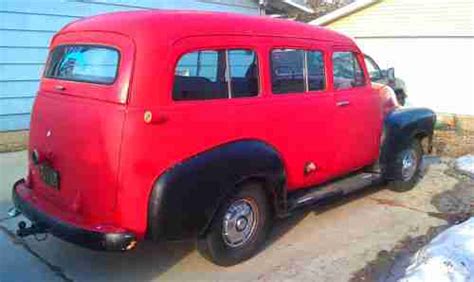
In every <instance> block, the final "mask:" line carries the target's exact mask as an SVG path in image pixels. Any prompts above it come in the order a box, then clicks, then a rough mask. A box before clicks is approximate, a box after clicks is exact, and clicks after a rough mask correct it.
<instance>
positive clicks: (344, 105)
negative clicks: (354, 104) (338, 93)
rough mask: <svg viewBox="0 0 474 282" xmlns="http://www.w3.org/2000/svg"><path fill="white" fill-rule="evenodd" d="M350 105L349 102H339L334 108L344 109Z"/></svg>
mask: <svg viewBox="0 0 474 282" xmlns="http://www.w3.org/2000/svg"><path fill="white" fill-rule="evenodd" d="M350 104H351V102H349V101H339V102H337V103H336V106H338V107H346V106H349V105H350Z"/></svg>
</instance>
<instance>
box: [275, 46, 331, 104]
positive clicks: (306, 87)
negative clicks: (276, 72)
mask: <svg viewBox="0 0 474 282" xmlns="http://www.w3.org/2000/svg"><path fill="white" fill-rule="evenodd" d="M284 49H292V50H297V51H303V76H304V78H303V83H304V91H303V92H287V93H275V92H273V87H272V78H273V60H272V52H273V51H275V50H284ZM308 52H319V53H321V56H322V59H323V71H324V88H323V89H319V90H310V89H309V76H308ZM327 53H328V52H327V51H326V50H324V49H320V48H307V47H301V46H272V47H271V48H270V51H269V54H268V61H269V66H270V69H269V73H270V75H269V83H270V87H269V89H270V91H271V95H272V96H283V97H284V96H286V95H314V94H321V93H324V92H326V91H328V90H329V87H328V86H329V80H328V75H327V73H328V64H327V60H326V55H327Z"/></svg>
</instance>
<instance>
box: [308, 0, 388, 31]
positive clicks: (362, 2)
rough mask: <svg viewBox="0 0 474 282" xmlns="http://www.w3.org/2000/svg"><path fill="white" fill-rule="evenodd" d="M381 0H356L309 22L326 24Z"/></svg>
mask: <svg viewBox="0 0 474 282" xmlns="http://www.w3.org/2000/svg"><path fill="white" fill-rule="evenodd" d="M380 1H382V0H357V1H355V2H353V3H351V4H349V5H347V6H344V7H342V8H339V9H337V10H335V11H333V12H331V13H329V14H326V15H324V16H322V17H319V18H317V19H315V20H313V21H310V22H309V24H312V25H326V24H329V23H331V22H333V21H336V20H338V19H340V18H342V17H345V16H347V15H350V14H352V13H355V12H357V11H359V10H361V9H364V8H366V7H368V6H371V5H373V4H375V3H377V2H380Z"/></svg>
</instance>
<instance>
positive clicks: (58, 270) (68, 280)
mask: <svg viewBox="0 0 474 282" xmlns="http://www.w3.org/2000/svg"><path fill="white" fill-rule="evenodd" d="M0 231H2V232H3V233H5V235H6V236H7V237H8V238H9V239H10V241H11V242H12V243H13V244H16V245H19V246H21V247H22V248H23V249H24V250H25V251H27V252H28V253H30V254H31V255H32V256H34V257H35V258H37V259H38V260H39V261H40V262H41V263H42V264H44V265H45V266H46V267H47V268H48V269H49V270H51V271H52V272H53V273H54V274H55V275H56V276H58V277H59V278H61V279H62V280H63V281H66V282H72V281H74V280H72V279H71V278H69V277H67V276H66V274H65V273H64V271H63V270H62V268H61V267H59V266H57V265H54V264H52V263H50V262H49V261H48V260H46V259H45V258H43V257H42V256H41V255H40V254H39V253H37V252H36V251H34V250H33V249H31V247H30V246H28V244H27V243H26V242H25V240H23V239H22V238H19V237H17V236H16V235H15V234H14V233H13V232H11V231H10V230H8V229H7V228H6V227H4V226H2V225H0Z"/></svg>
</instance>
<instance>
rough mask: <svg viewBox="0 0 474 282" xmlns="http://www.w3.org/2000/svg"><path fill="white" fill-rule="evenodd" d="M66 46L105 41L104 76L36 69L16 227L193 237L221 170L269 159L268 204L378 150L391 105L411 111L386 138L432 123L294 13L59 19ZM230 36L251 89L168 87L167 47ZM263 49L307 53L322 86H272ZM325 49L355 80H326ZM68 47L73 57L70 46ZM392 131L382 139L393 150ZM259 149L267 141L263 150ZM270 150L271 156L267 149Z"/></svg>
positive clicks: (171, 52) (213, 203)
mask: <svg viewBox="0 0 474 282" xmlns="http://www.w3.org/2000/svg"><path fill="white" fill-rule="evenodd" d="M74 45H85V46H102V47H104V48H112V49H113V50H115V51H116V53H114V54H115V55H113V56H117V55H116V54H118V66H117V70H116V75H115V77H114V79H113V81H112V80H110V81H107V82H106V83H103V81H101V82H100V83H93V82H92V83H91V82H89V81H87V80H88V79H89V78H87V77H85V78H84V79H85V81H81V79H78V80H76V79H61V78H58V77H53V76H54V75H53V76H51V75H48V74H47V72H48V69H47V70H46V73H45V75H44V77H43V78H42V80H41V85H40V89H39V92H38V96H37V98H36V100H35V104H34V108H33V113H32V119H31V131H30V144H29V152H30V159H29V165H28V176H27V177H26V178H25V180H22V181H19V182H18V183H17V184H16V185H15V187H14V200H15V203H16V206H17V207H18V208H19V209H20V210H22V211H23V212H24V213H25V214H26V215H27V217H29V218H30V219H31V220H32V221H33V223H34V226H33V227H31V228H32V229H30V230H29V229H27V228H20V230H19V233H20V234H23V235H28V234H31V233H34V232H39V231H48V232H51V233H53V234H54V235H57V236H59V237H62V238H63V239H66V240H68V241H72V242H75V243H78V244H81V245H84V246H88V247H92V248H94V249H109V250H125V249H130V248H132V247H133V246H134V245H135V241H136V240H141V239H144V238H145V237H149V238H155V239H156V238H161V237H163V238H170V239H180V238H185V237H187V236H191V235H192V236H205V234H206V232H207V231H206V230H207V228H209V226H210V224H211V222H212V219H213V218H214V216H215V215H216V214H218V210H219V207H220V206H221V205H222V203H223V201H224V199H225V198H226V197H227V196H228V195H229V194H231V192H227V191H234V189H230V188H229V189H227V188H225V189H224V188H222V187H223V186H229V184H228V182H226V181H228V179H229V177H230V176H229V171H230V172H232V171H233V174H232V175H231V176H232V177H231V178H232V179H233V180H232V181H234V180H235V181H234V182H238V183H242V182H245V181H248V180H249V179H252V180H257V179H259V178H261V179H265V177H266V171H270V170H271V171H272V173H269V174H271V175H272V177H269V178H271V179H272V180H271V181H270V180H268V182H266V183H272V188H269V189H270V191H271V192H269V193H268V194H269V195H270V198H271V200H269V201H270V202H272V203H273V204H271V206H273V207H274V208H273V209H272V210H273V211H274V213H276V214H277V215H281V214H285V213H286V212H287V211H288V209H289V205H288V203H289V199H290V198H291V195H293V194H294V193H301V192H302V191H309V190H310V189H312V187H317V186H318V185H320V184H323V183H328V182H329V181H331V180H333V179H337V178H340V177H342V176H345V175H348V174H350V173H353V172H357V171H360V170H361V169H363V168H366V167H368V166H371V165H373V164H377V163H378V162H380V159H381V152H383V150H382V149H381V148H382V145H383V144H382V142H384V140H383V138H382V131H383V130H384V126H385V127H387V126H389V125H390V124H389V125H387V120H390V119H389V118H387V117H388V116H389V115H390V114H392V115H393V116H394V117H393V118H392V119H393V120H397V121H400V120H402V119H401V118H395V116H397V115H398V116H405V117H407V116H408V117H410V118H409V120H406V118H405V120H406V122H409V124H410V126H411V127H410V128H411V129H410V131H409V132H408V131H405V132H403V134H399V135H396V133H395V131H394V130H393V131H391V132H392V133H393V134H392V135H393V136H396V138H401V137H400V136H405V137H403V140H405V139H409V138H414V136H415V135H416V136H418V137H420V138H421V137H430V136H431V134H432V123H433V122H434V117H433V114H432V112H431V111H429V110H421V109H417V110H400V109H398V110H397V105H396V102H394V99H393V95H392V93H390V90H387V89H386V88H384V87H382V86H374V85H372V84H371V83H370V80H369V75H368V74H367V70H366V68H365V65H364V59H363V55H362V53H361V51H360V50H359V49H358V47H357V46H356V45H355V44H354V42H353V41H352V40H351V39H349V38H347V37H345V36H343V35H340V34H337V33H335V32H332V31H329V30H325V29H321V28H316V27H313V26H308V25H305V24H300V23H295V22H290V21H282V20H274V19H269V18H262V17H248V16H240V15H232V14H218V13H202V12H163V11H146V12H125V13H114V14H106V15H100V16H95V17H91V18H86V19H81V20H78V21H75V22H73V23H71V24H69V25H67V26H66V27H64V28H63V29H62V30H61V31H60V32H58V33H57V34H56V35H55V36H54V38H53V40H52V42H51V47H50V50H51V53H52V54H53V52H54V50H55V49H56V48H63V49H64V48H66V49H67V48H73V47H71V46H74ZM61 46H65V47H61ZM87 48H89V47H87ZM233 49H244V50H251V51H252V52H253V53H254V54H255V55H256V57H257V58H258V60H256V61H254V62H255V66H256V67H257V68H258V77H257V79H258V93H256V95H254V96H252V97H240V98H231V99H208V100H183V101H176V100H173V98H172V94H171V93H172V92H173V87H174V86H173V85H174V83H176V81H175V80H176V76H175V74H176V70H175V69H176V66H177V64H178V62H179V60H180V58H182V57H183V56H184V55H185V54H187V53H189V52H194V51H197V50H233ZM274 49H282V50H286V49H298V50H304V51H303V52H307V51H311V50H317V51H318V52H320V54H322V57H321V58H322V62H323V65H324V70H323V71H324V72H323V73H324V77H323V81H322V84H324V87H323V89H322V90H317V91H311V90H308V88H307V87H306V89H305V90H304V91H297V92H293V93H286V94H285V95H275V94H274V93H273V91H272V82H271V80H272V76H271V73H272V65H271V64H272V63H271V61H270V53H271V52H272V50H274ZM338 51H341V52H348V53H351V54H353V55H354V58H356V60H357V62H358V64H359V65H360V67H361V72H362V76H361V77H362V78H363V80H362V81H360V82H359V85H358V86H357V87H350V88H347V89H336V87H335V86H334V84H335V83H334V78H333V77H334V76H333V75H331V74H332V73H333V59H332V54H333V53H334V52H338ZM58 52H59V53H60V51H58ZM61 52H68V51H64V50H62V51H61ZM74 54H75V55H77V53H74ZM225 54H226V56H227V59H228V56H229V55H228V53H225ZM242 54H244V53H242ZM304 54H305V55H304V56H309V53H304ZM318 54H319V53H318ZM207 55H208V54H207ZM207 55H206V56H207ZM211 55H213V54H211ZM244 55H247V53H245V54H244ZM54 56H56V55H54V54H53V55H50V57H49V59H48V64H49V65H50V68H52V66H51V64H54V62H53V61H54V60H55V59H54ZM58 56H60V55H58ZM71 56H72V55H71ZM94 56H95V55H94ZM107 56H108V55H107ZM209 56H210V55H209ZM114 58H115V57H114ZM305 58H306V57H305ZM68 60H69V61H68V62H67V63H69V64H74V63H76V64H77V61H78V60H79V59H77V58H73V59H71V58H69V59H68ZM71 60H72V61H71ZM305 62H308V61H305ZM67 63H65V64H66V65H67ZM63 67H67V66H63ZM104 68H105V67H104ZM84 69H85V70H86V71H85V72H87V71H88V70H87V68H84ZM187 71H188V70H187ZM305 71H306V73H308V68H306V69H305ZM184 73H185V75H184V76H187V74H186V71H184ZM303 73H304V72H303ZM303 73H302V74H301V75H305V77H306V79H311V78H310V77H309V76H308V75H306V73H305V74H303ZM64 75H67V71H64ZM292 75H293V77H298V76H299V75H300V74H295V73H293V74H292ZM185 79H186V78H185ZM290 79H296V78H290ZM283 80H284V79H283ZM228 85H230V87H232V85H231V84H230V83H229V84H228ZM305 85H306V86H307V84H305ZM183 87H187V86H186V85H184V86H183ZM290 92H291V91H290ZM183 93H184V92H183ZM387 93H388V94H387ZM403 128H408V127H403ZM404 130H405V129H404ZM406 130H408V129H406ZM398 133H400V132H398ZM398 133H397V134H398ZM387 134H388V133H387ZM385 138H387V137H385ZM393 138H395V137H393ZM388 139H390V138H388ZM249 140H251V141H252V142H254V143H251V144H250V143H248V142H247V141H249ZM403 140H402V139H399V142H398V141H397V142H392V143H390V144H391V145H390V146H391V147H390V146H389V145H387V146H389V147H390V148H389V149H387V150H386V151H387V152H390V154H392V153H393V154H396V153H397V152H398V151H400V150H399V149H397V148H398V147H397V146H398V145H397V144H402V143H404V142H403ZM241 141H242V142H243V143H242V142H241ZM239 142H240V143H239ZM246 142H247V143H246ZM226 144H234V145H232V146H234V147H232V149H220V148H230V147H225V146H226ZM235 144H240V145H235ZM242 144H244V145H242ZM245 144H246V145H245ZM249 144H250V145H249ZM252 144H253V145H252ZM262 144H264V145H262ZM235 146H237V147H235ZM265 146H266V147H265ZM263 147H265V149H263ZM237 148H238V149H237ZM267 149H268V150H271V151H272V152H274V153H275V154H274V155H272V157H268V158H266V156H268V155H265V154H266V153H265V152H266V151H265V150H267ZM216 150H217V151H216ZM219 150H221V151H219ZM237 151H238V152H239V153H235V152H237ZM242 152H243V153H242ZM213 154H214V155H213ZM387 154H388V153H387ZM209 156H210V157H209ZM228 156H232V157H228ZM252 156H254V157H255V160H254V161H252ZM275 156H278V161H275V160H274V159H271V158H274V157H275ZM275 158H276V157H275ZM270 159H271V161H269V163H265V161H266V160H270ZM386 159H387V160H388V159H390V157H388V155H387V157H386ZM207 160H214V161H207ZM243 161H245V162H246V163H247V165H244V164H243V163H242V162H243ZM190 163H191V164H190ZM203 163H205V165H201V164H203ZM259 163H261V164H262V165H261V166H258V164H259ZM271 163H273V164H275V166H273V165H271ZM276 163H278V165H276ZM387 163H388V161H387ZM200 165H201V166H200ZM234 165H235V166H236V167H234ZM279 165H281V168H275V167H279ZM252 167H253V168H254V170H252V169H251V168H252ZM269 167H271V169H268V168H269ZM385 167H389V165H386V166H385ZM193 168H194V170H193ZM244 168H245V169H244ZM243 171H245V172H243ZM275 171H278V172H275ZM170 175H171V176H170ZM180 175H185V176H180ZM228 176H229V177H228ZM48 177H49V180H48V179H46V178H48ZM180 177H181V178H180ZM182 178H185V179H182ZM224 178H225V179H224ZM45 179H46V180H45ZM163 179H165V180H163ZM170 179H171V180H170ZM186 179H188V180H189V183H188V182H186V181H188V180H186ZM191 180H192V181H191ZM48 181H49V182H48ZM173 181H174V182H173ZM262 181H263V180H262ZM272 181H273V182H272ZM47 183H48V184H47ZM163 183H165V184H163ZM167 183H174V184H169V185H168V184H167ZM52 186H53V187H52ZM162 186H163V187H165V188H162ZM230 186H233V187H238V186H239V185H238V184H237V183H235V185H232V184H231V185H230ZM207 187H213V188H207ZM223 191H224V192H223ZM164 199H165V200H164ZM158 202H159V203H158ZM163 209H165V210H166V211H162V210H163ZM177 213H179V215H177ZM165 215H166V216H165ZM51 222H53V224H52V223H51ZM55 226H56V227H55ZM58 226H59V227H58ZM23 227H24V226H23ZM157 230H158V231H157ZM22 232H23V233H22ZM252 232H253V231H252ZM77 234H80V235H79V236H78V235H77ZM245 256H246V255H245Z"/></svg>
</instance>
